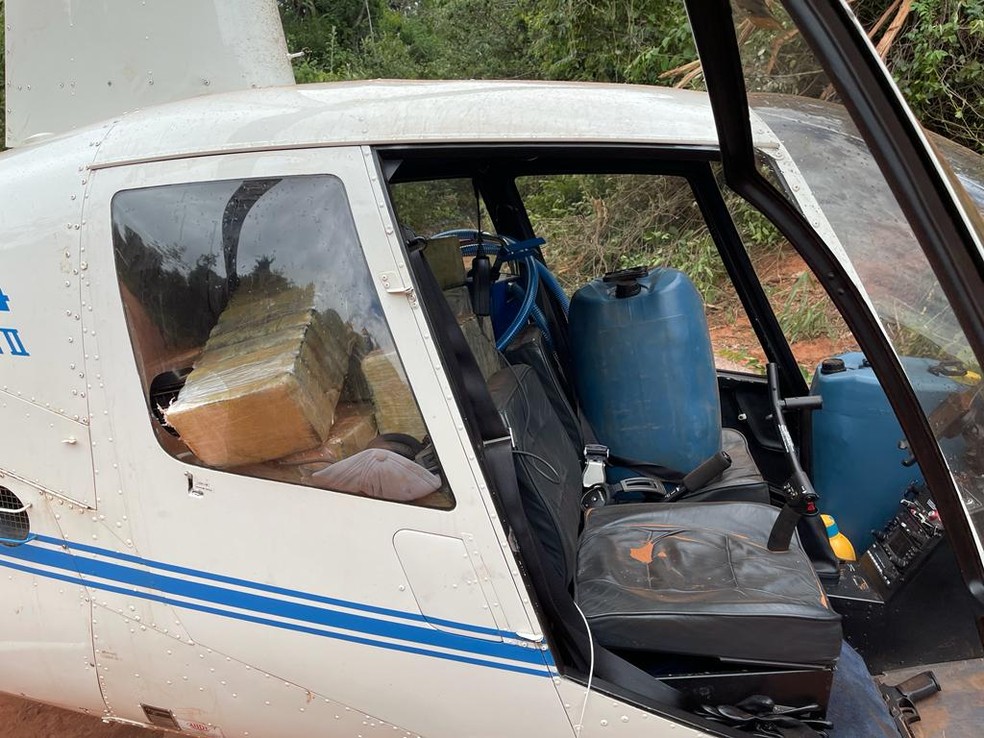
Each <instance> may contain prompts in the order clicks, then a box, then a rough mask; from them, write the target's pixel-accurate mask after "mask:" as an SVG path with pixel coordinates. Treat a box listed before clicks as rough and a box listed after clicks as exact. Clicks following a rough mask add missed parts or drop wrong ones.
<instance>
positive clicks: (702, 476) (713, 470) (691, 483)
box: [663, 451, 731, 502]
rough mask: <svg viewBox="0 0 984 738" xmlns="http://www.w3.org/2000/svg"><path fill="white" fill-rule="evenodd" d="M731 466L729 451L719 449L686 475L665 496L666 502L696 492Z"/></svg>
mask: <svg viewBox="0 0 984 738" xmlns="http://www.w3.org/2000/svg"><path fill="white" fill-rule="evenodd" d="M730 468H731V457H730V456H729V455H728V453H727V451H718V452H717V453H716V454H714V455H713V456H711V457H710V458H708V459H705V460H704V461H702V462H701V463H700V466H698V467H697V468H696V469H694V470H693V471H692V472H690V473H689V474H688V475H687V476H685V477H684V478H683V479H682V480H681V481H680V484H679V485H677V487H676V489H674V490H673V491H671V492H670V493H668V494H667V495H666V497H664V498H663V501H664V502H672V501H673V500H675V499H677V498H678V497H683V496H684V495H685V494H687V493H688V492H696V491H697V490H699V489H700V488H701V487H704V486H705V485H707V484H708V483H709V482H710V481H711V480H713V479H716V478H717V477H719V476H721V475H722V474H724V473H725V472H726V471H727V470H728V469H730Z"/></svg>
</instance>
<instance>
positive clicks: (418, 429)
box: [362, 349, 427, 439]
mask: <svg viewBox="0 0 984 738" xmlns="http://www.w3.org/2000/svg"><path fill="white" fill-rule="evenodd" d="M362 374H363V375H364V376H365V378H366V383H367V384H368V385H369V391H370V393H371V395H372V398H371V399H372V405H373V407H374V408H375V410H376V427H377V428H378V429H379V432H380V433H406V434H407V435H410V436H413V437H414V438H416V439H423V437H424V436H425V435H426V433H427V430H426V429H425V428H424V421H423V420H421V418H420V411H419V410H418V409H417V403H416V401H415V400H414V398H413V393H411V392H410V386H409V385H408V384H407V380H406V378H405V377H404V375H403V367H402V366H401V365H400V359H399V357H398V356H397V355H396V352H395V351H387V350H385V349H376V350H375V351H370V352H369V353H368V354H366V357H365V358H364V359H363V360H362Z"/></svg>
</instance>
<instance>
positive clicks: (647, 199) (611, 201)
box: [516, 174, 765, 374]
mask: <svg viewBox="0 0 984 738" xmlns="http://www.w3.org/2000/svg"><path fill="white" fill-rule="evenodd" d="M516 184H517V187H518V189H519V192H520V195H521V197H522V198H523V204H524V205H525V207H526V211H527V214H528V215H529V218H530V221H531V223H532V225H533V228H534V231H535V232H536V233H537V235H539V236H542V237H543V238H545V239H546V244H545V245H544V247H543V254H544V259H545V260H546V262H547V264H548V266H549V267H550V268H551V270H553V272H554V274H555V275H556V276H557V278H558V280H559V281H560V282H561V284H562V285H563V286H564V288H565V290H566V291H567V292H568V294H573V293H574V292H575V291H576V290H577V289H578V288H580V287H581V286H583V285H584V284H586V283H587V282H589V281H590V280H592V279H594V278H596V277H598V276H600V275H601V274H604V273H606V272H610V271H614V270H617V269H625V268H628V267H633V266H638V265H645V266H667V267H673V268H676V269H679V270H681V271H683V272H684V273H686V274H687V276H688V277H690V279H691V280H692V281H693V283H694V284H695V286H696V287H697V289H698V291H699V292H700V295H701V297H702V298H703V301H704V309H705V312H706V316H707V323H708V326H709V328H710V333H711V342H712V345H713V348H714V359H715V363H716V365H717V368H718V369H722V370H725V371H738V372H744V373H750V374H764V373H765V354H764V352H763V351H762V348H761V345H760V344H759V342H758V339H757V338H756V336H755V333H754V331H753V330H752V327H751V323H750V321H749V319H748V317H747V316H746V314H745V311H744V309H743V307H742V305H741V302H740V301H739V299H738V296H737V293H736V292H735V288H734V285H732V283H731V281H730V279H729V278H728V275H727V272H726V271H725V268H724V263H723V262H722V260H721V257H720V255H719V253H718V250H717V247H716V246H715V244H714V241H713V240H712V238H711V235H710V233H709V231H708V229H707V224H706V223H705V221H704V218H703V216H702V215H701V212H700V209H699V208H698V206H697V203H696V201H695V200H694V196H693V193H692V191H691V189H690V186H689V185H688V184H687V182H686V181H685V180H683V179H682V178H680V177H670V176H656V175H636V174H631V175H630V174H622V175H608V174H604V175H603V174H564V175H551V176H532V177H519V178H518V179H517V180H516Z"/></svg>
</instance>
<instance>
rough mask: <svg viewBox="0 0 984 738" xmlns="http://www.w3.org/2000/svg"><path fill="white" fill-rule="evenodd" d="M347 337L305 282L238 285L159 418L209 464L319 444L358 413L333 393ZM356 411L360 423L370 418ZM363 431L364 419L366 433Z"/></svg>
mask: <svg viewBox="0 0 984 738" xmlns="http://www.w3.org/2000/svg"><path fill="white" fill-rule="evenodd" d="M357 340H358V337H357V336H356V334H355V333H354V332H353V331H352V329H351V328H350V327H349V326H347V325H345V324H344V323H343V322H342V321H341V319H340V318H339V317H338V315H337V314H336V313H334V312H333V311H331V310H328V311H324V312H319V311H317V310H316V309H315V307H314V287H313V285H312V286H308V287H301V288H290V289H285V290H281V291H279V292H263V291H255V292H249V291H246V290H241V291H239V292H237V293H236V294H235V295H234V296H233V297H232V298H231V299H230V301H229V305H228V306H227V307H226V309H225V310H224V311H223V312H222V314H221V315H220V316H219V320H218V322H217V323H216V325H215V327H214V328H213V329H212V332H211V334H210V335H209V338H208V341H207V342H206V344H205V347H204V350H203V351H202V355H201V358H200V359H199V360H198V361H197V362H196V363H195V367H194V370H193V371H192V372H191V374H190V375H188V380H187V382H186V383H185V386H184V387H183V388H182V390H181V392H180V394H179V395H178V398H177V400H176V401H175V402H174V403H172V404H171V406H170V407H169V408H167V409H166V411H165V417H166V419H167V422H168V423H169V424H170V425H171V426H173V427H174V429H175V430H177V432H178V433H179V434H180V436H181V438H182V440H183V441H184V442H185V443H186V444H187V445H188V447H189V448H190V449H191V450H192V451H193V452H194V454H195V455H196V456H197V457H198V458H199V459H201V460H202V461H203V462H204V463H206V464H208V465H210V466H218V467H236V466H243V465H247V464H257V463H261V462H265V461H269V460H271V459H279V458H281V457H284V456H287V455H289V454H294V453H297V452H299V451H304V450H305V449H310V448H314V447H317V446H320V445H321V444H323V443H324V442H325V441H326V439H328V438H330V437H331V431H332V426H333V425H335V424H338V423H343V424H344V425H345V426H346V428H347V432H348V433H349V434H350V433H351V428H350V427H348V426H351V425H353V423H354V421H353V420H352V415H354V414H358V413H357V411H356V410H354V409H351V410H349V411H348V412H344V410H346V408H344V407H342V408H340V407H339V404H338V403H339V398H340V397H341V394H342V387H343V385H344V383H345V377H346V374H347V372H348V367H349V356H350V354H351V353H352V351H353V348H354V347H355V344H356V342H357ZM340 410H341V411H343V412H340ZM362 415H363V417H364V422H363V424H362V425H363V426H365V425H367V424H370V423H371V418H369V417H368V414H367V413H362ZM354 424H356V425H358V423H354ZM363 430H364V428H363ZM362 435H363V436H365V435H366V434H365V432H363V434H362ZM373 435H374V429H371V427H370V429H369V438H368V440H371V438H372V436H373ZM368 440H367V442H368Z"/></svg>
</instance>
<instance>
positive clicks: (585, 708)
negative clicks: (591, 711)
mask: <svg viewBox="0 0 984 738" xmlns="http://www.w3.org/2000/svg"><path fill="white" fill-rule="evenodd" d="M574 607H577V603H576V602H575V603H574ZM577 611H578V613H580V615H581V620H583V621H584V629H585V630H586V631H587V632H588V654H589V659H588V688H587V691H585V693H584V704H583V705H581V717H580V718H579V719H578V721H577V725H576V726H575V727H574V730H575V732H576V733H577V734H578V735H580V734H581V728H582V727H584V716H585V715H586V714H587V713H588V697H590V696H591V679H592V677H594V638H592V636H591V626H589V625H588V619H587V618H586V617H584V613H583V612H581V608H580V607H577Z"/></svg>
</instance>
